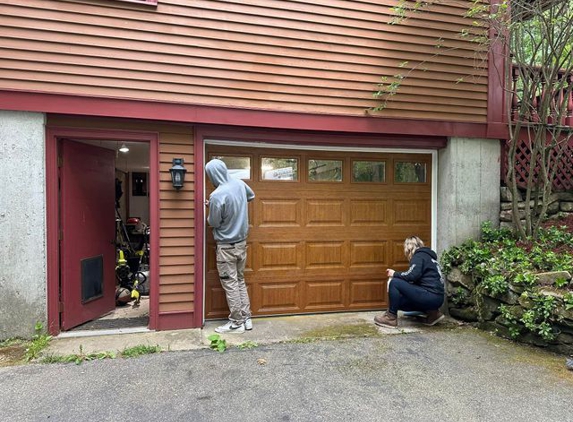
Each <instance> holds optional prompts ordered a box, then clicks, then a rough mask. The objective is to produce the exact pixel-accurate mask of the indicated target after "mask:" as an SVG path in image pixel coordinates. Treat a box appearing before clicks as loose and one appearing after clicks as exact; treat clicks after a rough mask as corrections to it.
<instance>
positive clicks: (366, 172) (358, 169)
mask: <svg viewBox="0 0 573 422" xmlns="http://www.w3.org/2000/svg"><path fill="white" fill-rule="evenodd" d="M352 181H353V182H370V183H384V182H385V181H386V163H385V162H384V161H353V162H352Z"/></svg>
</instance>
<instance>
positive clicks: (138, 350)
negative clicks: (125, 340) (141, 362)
mask: <svg viewBox="0 0 573 422" xmlns="http://www.w3.org/2000/svg"><path fill="white" fill-rule="evenodd" d="M159 352H161V347H160V346H158V345H157V346H147V345H143V344H142V345H139V346H133V347H128V348H126V349H123V351H122V352H121V356H122V357H124V358H133V357H137V356H142V355H149V354H152V353H159Z"/></svg>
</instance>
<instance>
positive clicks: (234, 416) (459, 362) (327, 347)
mask: <svg viewBox="0 0 573 422" xmlns="http://www.w3.org/2000/svg"><path fill="white" fill-rule="evenodd" d="M564 360H565V359H564V357H563V356H557V355H553V354H549V353H546V352H544V351H543V350H540V349H533V348H530V347H527V346H521V345H518V344H515V343H512V342H508V341H505V340H502V339H498V338H496V337H493V336H491V335H489V334H487V333H483V332H480V331H477V330H474V329H472V328H469V327H467V326H462V327H456V326H447V327H441V328H434V327H433V328H431V329H427V330H422V331H418V332H415V331H414V332H410V333H405V334H399V335H384V333H382V334H380V335H375V336H368V337H360V338H346V339H338V340H312V339H309V338H304V339H302V338H301V339H298V340H291V341H288V342H284V343H274V344H268V345H261V346H258V347H254V348H252V349H239V348H236V347H233V348H230V349H228V350H227V351H225V352H223V353H218V352H215V351H213V350H209V349H196V350H187V351H178V352H165V353H161V354H156V355H147V356H143V357H140V358H132V359H114V360H102V361H92V362H84V363H82V364H81V365H75V364H33V365H27V366H18V367H7V368H0V402H1V405H0V420H4V421H10V422H16V421H43V420H49V421H78V420H81V421H98V422H102V421H425V422H428V421H525V420H527V421H529V420H531V421H556V422H557V421H559V422H563V421H569V420H572V419H573V416H572V414H573V413H572V412H571V409H572V404H573V372H570V371H568V370H567V369H566V367H565V365H564Z"/></svg>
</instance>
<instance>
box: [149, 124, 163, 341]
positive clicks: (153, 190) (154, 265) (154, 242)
mask: <svg viewBox="0 0 573 422" xmlns="http://www.w3.org/2000/svg"><path fill="white" fill-rule="evenodd" d="M147 135H148V136H149V139H148V141H149V183H150V185H149V187H150V189H149V220H150V224H151V226H150V227H151V236H150V242H149V243H150V245H149V248H150V251H151V253H150V255H149V268H150V269H151V274H150V275H151V284H150V291H151V295H150V299H151V302H150V307H149V329H150V330H155V329H157V327H158V326H159V235H160V232H159V224H160V220H159V135H158V134H157V133H149V134H147ZM153 251H155V253H153Z"/></svg>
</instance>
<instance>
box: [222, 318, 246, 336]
mask: <svg viewBox="0 0 573 422" xmlns="http://www.w3.org/2000/svg"><path fill="white" fill-rule="evenodd" d="M215 332H216V333H219V334H223V333H233V334H242V333H244V332H245V324H241V325H235V323H234V322H233V321H229V322H227V323H226V324H225V325H221V326H220V327H217V328H215Z"/></svg>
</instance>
